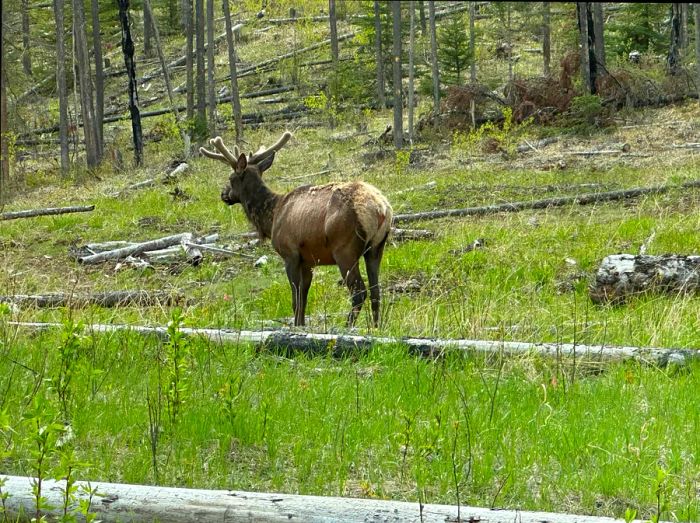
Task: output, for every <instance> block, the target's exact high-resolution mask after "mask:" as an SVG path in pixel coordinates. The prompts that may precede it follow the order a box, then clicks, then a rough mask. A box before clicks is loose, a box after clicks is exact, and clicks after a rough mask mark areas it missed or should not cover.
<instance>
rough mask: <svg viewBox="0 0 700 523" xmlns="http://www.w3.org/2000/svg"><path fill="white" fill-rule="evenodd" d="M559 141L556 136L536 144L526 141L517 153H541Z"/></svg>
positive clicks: (518, 148)
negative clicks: (542, 148)
mask: <svg viewBox="0 0 700 523" xmlns="http://www.w3.org/2000/svg"><path fill="white" fill-rule="evenodd" d="M540 52H542V51H540ZM558 141H559V138H557V137H555V136H552V137H549V138H543V139H542V140H538V141H536V142H535V143H534V144H533V143H530V142H528V141H527V140H526V141H525V143H524V144H520V145H518V147H517V151H518V152H519V153H525V152H527V151H535V152H537V151H539V149H540V148H541V147H546V146H548V145H551V144H553V143H556V142H558Z"/></svg>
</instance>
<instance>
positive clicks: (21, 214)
mask: <svg viewBox="0 0 700 523" xmlns="http://www.w3.org/2000/svg"><path fill="white" fill-rule="evenodd" d="M94 209H95V206H94V205H81V206H77V207H48V208H45V209H29V210H26V211H10V212H3V213H0V221H3V220H17V219H19V218H34V217H35V216H55V215H56V214H69V213H73V212H90V211H93V210H94Z"/></svg>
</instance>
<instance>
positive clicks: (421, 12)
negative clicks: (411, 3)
mask: <svg viewBox="0 0 700 523" xmlns="http://www.w3.org/2000/svg"><path fill="white" fill-rule="evenodd" d="M418 15H419V16H420V34H421V35H424V34H425V32H426V31H427V29H428V28H427V22H426V20H425V2H424V1H423V0H418Z"/></svg>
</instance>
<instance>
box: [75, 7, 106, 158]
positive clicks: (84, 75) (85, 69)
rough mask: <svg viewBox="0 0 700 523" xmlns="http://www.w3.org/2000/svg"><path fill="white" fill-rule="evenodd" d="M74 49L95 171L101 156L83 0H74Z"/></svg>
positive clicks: (87, 144)
mask: <svg viewBox="0 0 700 523" xmlns="http://www.w3.org/2000/svg"><path fill="white" fill-rule="evenodd" d="M73 47H74V50H75V64H74V70H75V76H76V77H77V80H78V84H79V86H80V112H81V116H82V120H83V136H84V138H85V154H86V158H87V166H88V169H94V168H95V167H97V165H98V164H99V162H100V155H99V153H98V130H97V117H96V115H95V103H94V98H93V86H92V81H91V78H90V77H91V75H90V56H89V53H88V46H87V36H86V34H85V8H84V5H83V2H82V0H73ZM76 110H77V107H76Z"/></svg>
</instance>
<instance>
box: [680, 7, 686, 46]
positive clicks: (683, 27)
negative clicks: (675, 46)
mask: <svg viewBox="0 0 700 523" xmlns="http://www.w3.org/2000/svg"><path fill="white" fill-rule="evenodd" d="M680 23H681V27H680V35H679V36H680V39H679V40H680V48H681V49H683V50H685V49H687V48H688V4H687V3H685V2H683V3H682V4H680Z"/></svg>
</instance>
